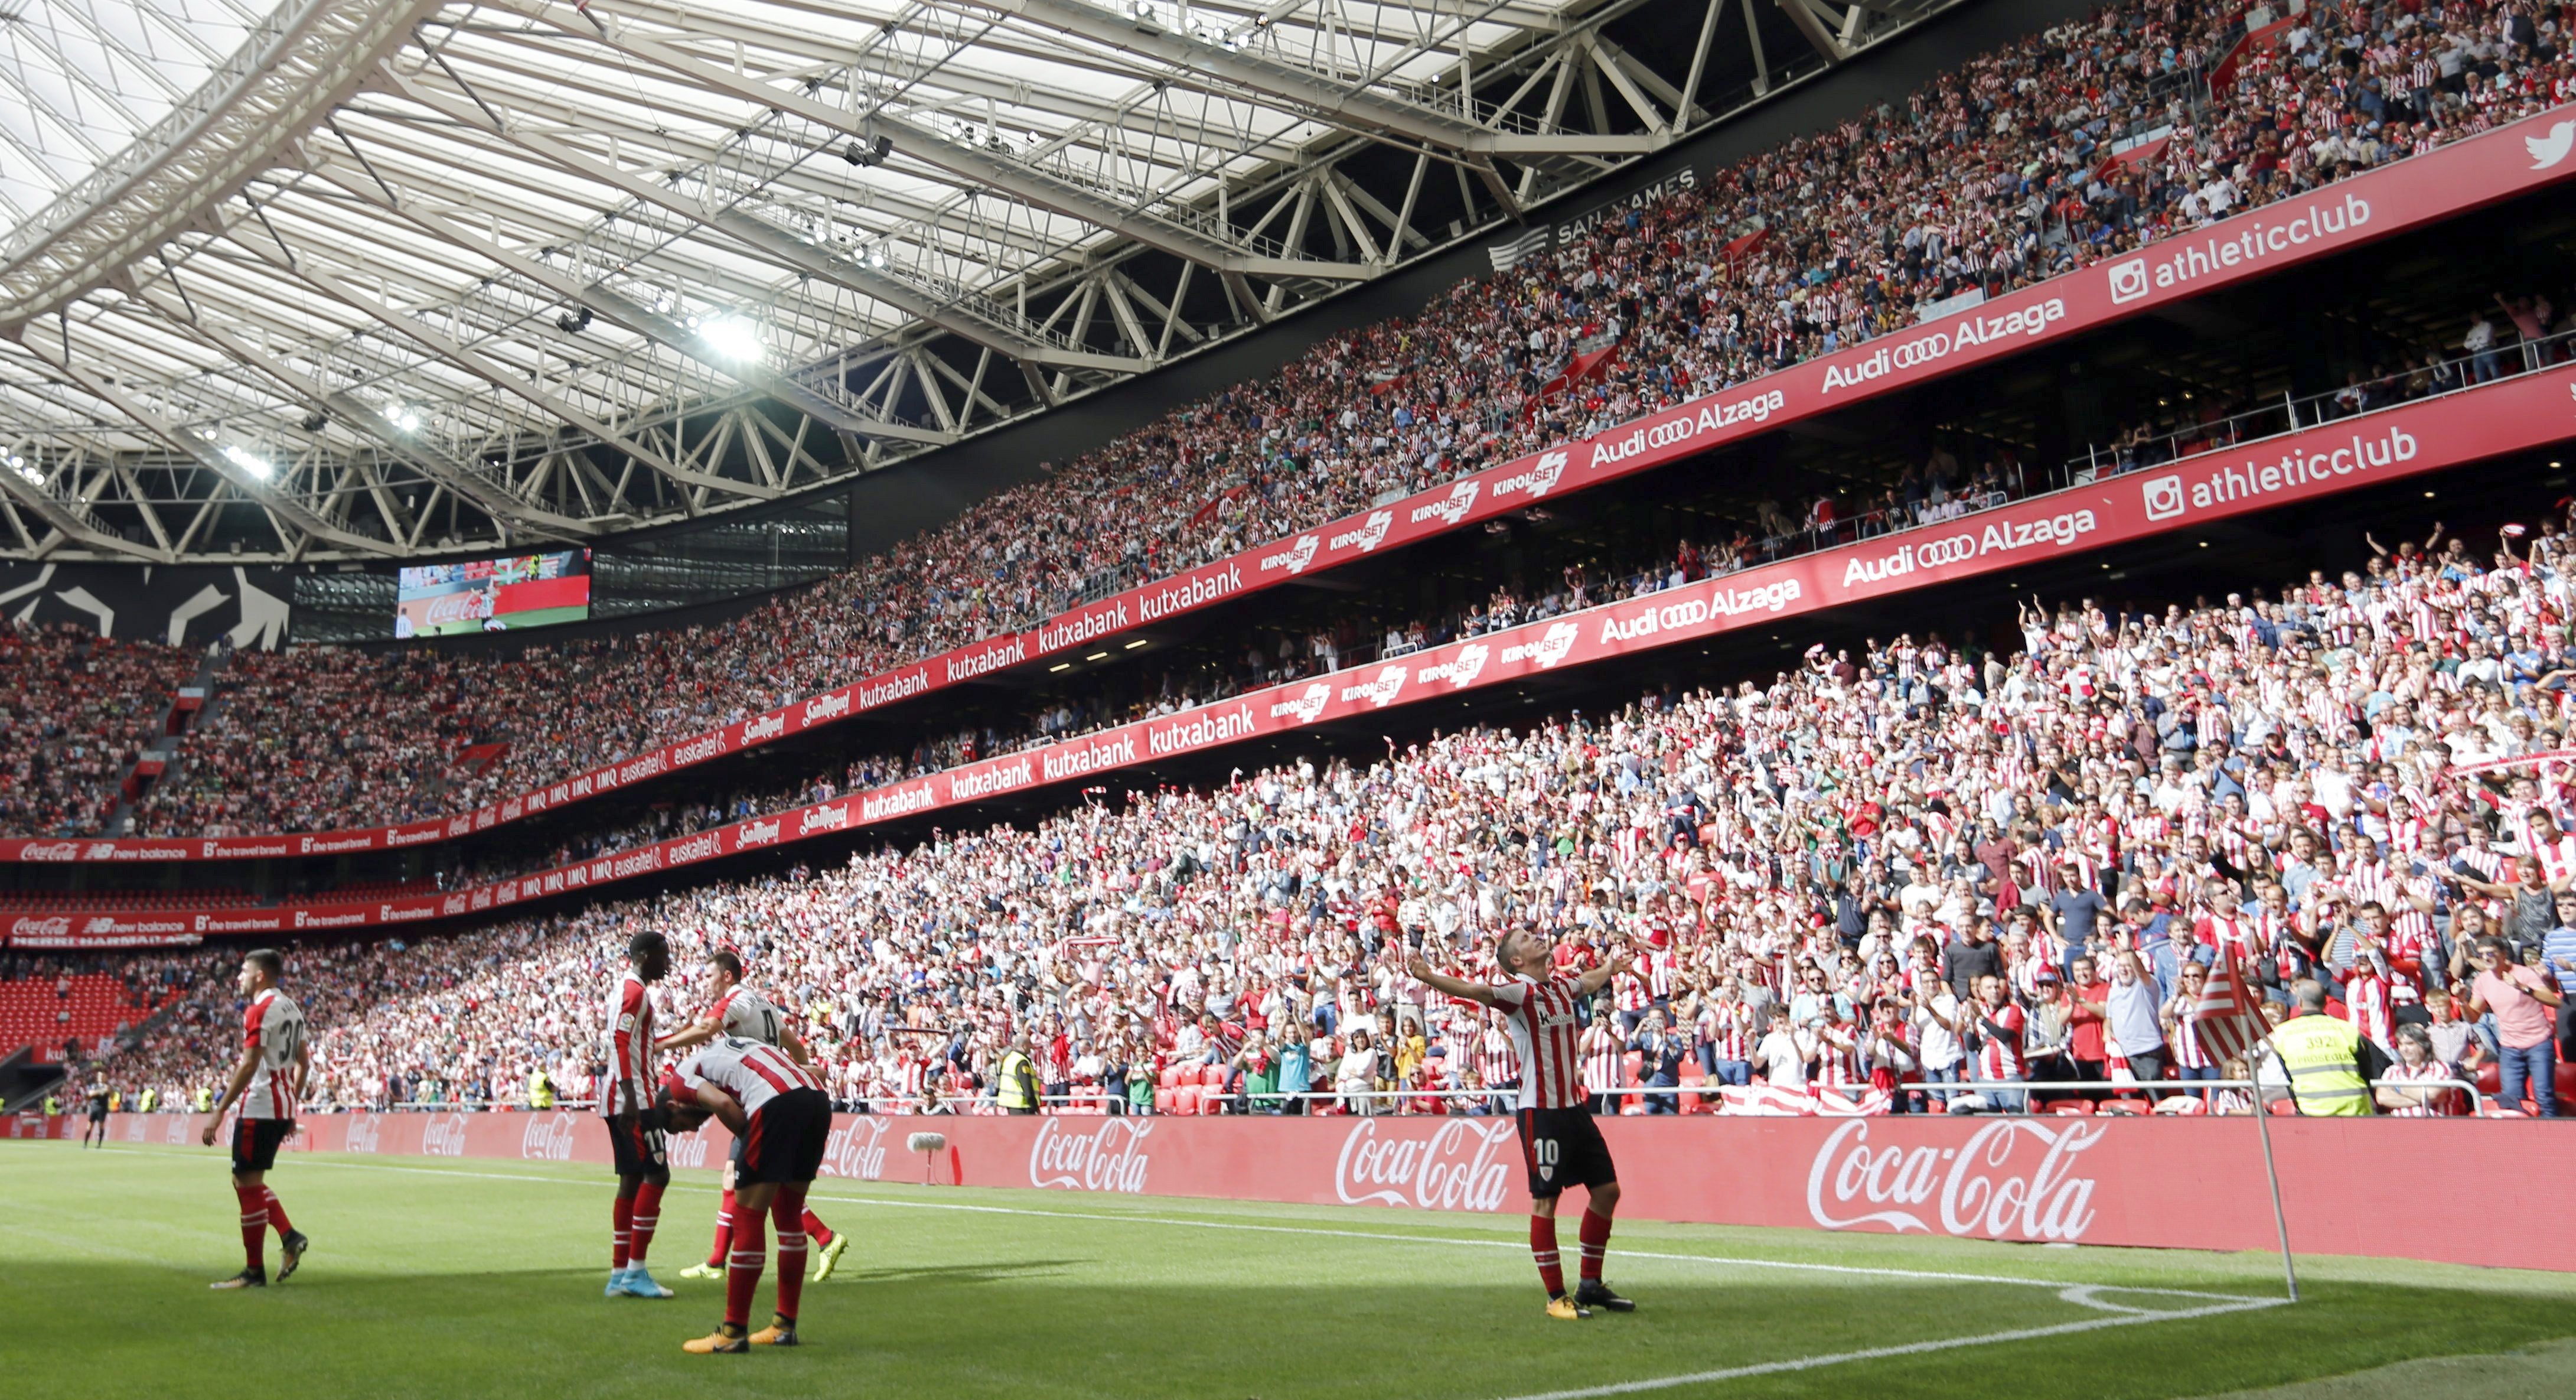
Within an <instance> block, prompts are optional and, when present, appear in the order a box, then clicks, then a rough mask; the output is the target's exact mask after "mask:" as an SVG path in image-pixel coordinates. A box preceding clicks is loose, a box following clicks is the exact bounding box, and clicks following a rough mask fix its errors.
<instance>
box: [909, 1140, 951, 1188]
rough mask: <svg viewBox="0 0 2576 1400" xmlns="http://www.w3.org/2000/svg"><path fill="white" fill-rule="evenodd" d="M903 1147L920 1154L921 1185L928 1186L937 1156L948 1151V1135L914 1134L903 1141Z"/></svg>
mask: <svg viewBox="0 0 2576 1400" xmlns="http://www.w3.org/2000/svg"><path fill="white" fill-rule="evenodd" d="M903 1145H904V1146H905V1147H906V1148H908V1149H910V1150H911V1151H914V1152H918V1153H920V1154H921V1184H922V1185H924V1186H928V1185H929V1184H930V1173H931V1169H932V1168H933V1167H934V1166H935V1165H936V1164H937V1163H938V1160H939V1154H940V1153H942V1152H945V1151H947V1150H948V1134H946V1133H914V1134H913V1135H912V1136H910V1137H908V1138H905V1139H904V1140H903Z"/></svg>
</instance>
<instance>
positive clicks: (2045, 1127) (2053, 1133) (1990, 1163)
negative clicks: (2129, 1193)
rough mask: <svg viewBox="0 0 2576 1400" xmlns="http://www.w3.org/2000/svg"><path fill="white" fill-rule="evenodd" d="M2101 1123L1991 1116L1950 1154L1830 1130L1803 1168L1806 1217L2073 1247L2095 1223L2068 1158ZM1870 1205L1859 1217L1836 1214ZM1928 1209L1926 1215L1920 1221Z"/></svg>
mask: <svg viewBox="0 0 2576 1400" xmlns="http://www.w3.org/2000/svg"><path fill="white" fill-rule="evenodd" d="M2109 1131H2110V1127H2109V1125H2107V1124H2091V1125H2087V1124H2085V1123H2083V1122H2081V1121H2080V1120H2079V1121H2068V1122H2066V1123H2065V1124H2064V1125H2063V1126H2057V1125H2052V1124H2049V1123H2043V1122H2033V1121H2026V1120H2021V1119H2011V1118H1998V1119H1995V1120H1993V1121H1991V1122H1988V1123H1986V1124H1984V1125H1982V1126H1980V1127H1979V1128H1978V1129H1977V1130H1976V1131H1975V1132H1973V1133H1971V1134H1969V1135H1968V1140H1967V1141H1966V1142H1963V1143H1961V1144H1959V1146H1957V1147H1956V1148H1949V1147H1935V1146H1932V1145H1930V1144H1924V1145H1921V1146H1916V1147H1910V1148H1907V1147H1892V1146H1891V1147H1886V1148H1882V1149H1880V1150H1878V1151H1876V1152H1873V1151H1871V1150H1870V1147H1869V1120H1867V1119H1863V1118H1855V1119H1853V1120H1851V1121H1850V1122H1847V1123H1845V1124H1843V1125H1842V1126H1841V1127H1839V1128H1836V1129H1834V1131H1833V1134H1832V1135H1831V1136H1829V1137H1827V1138H1826V1139H1825V1141H1824V1145H1823V1146H1821V1147H1819V1148H1817V1149H1816V1160H1815V1163H1814V1165H1812V1166H1810V1167H1809V1168H1808V1169H1807V1215H1808V1217H1809V1218H1810V1219H1813V1220H1814V1221H1815V1222H1816V1223H1817V1224H1818V1225H1821V1226H1823V1227H1825V1228H1826V1229H1828V1230H1849V1229H1854V1228H1856V1227H1859V1226H1864V1225H1883V1226H1886V1227H1887V1228H1888V1229H1890V1230H1894V1231H1896V1232H1897V1233H1899V1234H1903V1233H1905V1232H1906V1231H1909V1230H1920V1231H1923V1232H1924V1233H1926V1234H1929V1233H1931V1232H1932V1231H1934V1230H1935V1229H1937V1230H1939V1231H1940V1233H1942V1234H1945V1235H1955V1236H1966V1237H1975V1238H1981V1239H1998V1240H2002V1239H2017V1240H2049V1241H2054V1242H2059V1243H2067V1244H2072V1243H2074V1242H2075V1241H2077V1240H2080V1239H2082V1238H2083V1237H2084V1232H2085V1230H2086V1229H2088V1228H2090V1227H2091V1225H2092V1224H2093V1178H2091V1177H2089V1176H2076V1175H2075V1174H2074V1169H2075V1159H2076V1158H2077V1157H2078V1156H2080V1155H2082V1154H2083V1152H2084V1151H2085V1149H2087V1148H2089V1147H2091V1146H2093V1144H2095V1143H2097V1142H2100V1141H2101V1140H2102V1138H2103V1135H2104V1134H2106V1133H2108V1132H2109ZM1855 1206H1865V1207H1871V1209H1864V1210H1861V1211H1860V1212H1859V1213H1857V1214H1850V1215H1845V1214H1843V1212H1845V1211H1849V1210H1851V1209H1852V1208H1853V1207H1855ZM1927 1208H1929V1214H1930V1215H1931V1216H1932V1219H1931V1220H1929V1221H1927V1220H1925V1219H1924V1212H1925V1211H1926V1209H1927Z"/></svg>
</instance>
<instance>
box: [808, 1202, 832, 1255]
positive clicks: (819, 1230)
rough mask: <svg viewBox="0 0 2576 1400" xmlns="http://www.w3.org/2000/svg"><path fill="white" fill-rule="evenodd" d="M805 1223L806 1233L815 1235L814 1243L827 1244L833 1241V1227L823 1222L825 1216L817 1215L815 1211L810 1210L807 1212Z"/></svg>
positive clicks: (818, 1244)
mask: <svg viewBox="0 0 2576 1400" xmlns="http://www.w3.org/2000/svg"><path fill="white" fill-rule="evenodd" d="M803 1223H804V1226H805V1233H806V1234H807V1235H810V1236H812V1237H813V1240H814V1243H815V1244H816V1245H817V1246H821V1245H827V1244H830V1243H831V1242H832V1227H831V1226H829V1225H826V1224H824V1223H823V1217H821V1216H819V1215H816V1214H815V1213H814V1212H812V1211H810V1210H809V1211H806V1212H805V1219H804V1222H803Z"/></svg>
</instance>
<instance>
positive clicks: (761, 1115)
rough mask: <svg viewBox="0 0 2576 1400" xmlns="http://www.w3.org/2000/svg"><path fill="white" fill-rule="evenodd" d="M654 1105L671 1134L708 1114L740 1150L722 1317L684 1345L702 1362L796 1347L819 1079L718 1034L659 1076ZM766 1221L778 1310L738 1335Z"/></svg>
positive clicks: (817, 1140) (755, 1282) (818, 1143)
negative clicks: (774, 1251)
mask: <svg viewBox="0 0 2576 1400" xmlns="http://www.w3.org/2000/svg"><path fill="white" fill-rule="evenodd" d="M656 1107H658V1108H659V1109H660V1110H661V1116H662V1118H663V1121H664V1122H666V1123H668V1124H669V1125H670V1128H671V1130H672V1131H674V1132H688V1131H691V1130H693V1129H695V1128H696V1127H697V1126H698V1125H699V1124H701V1123H704V1122H705V1121H707V1118H708V1116H709V1115H710V1114H712V1115H714V1116H715V1117H717V1118H719V1119H722V1120H723V1121H724V1125H725V1127H727V1128H729V1129H731V1130H732V1132H733V1135H734V1139H735V1140H736V1141H738V1142H740V1143H741V1144H742V1157H741V1159H740V1160H739V1162H738V1163H737V1165H736V1168H735V1172H734V1188H733V1189H734V1218H733V1250H732V1252H731V1253H730V1254H729V1255H728V1256H727V1268H726V1270H725V1313H724V1321H723V1322H721V1323H719V1324H717V1326H716V1330H715V1331H714V1332H713V1333H711V1334H709V1335H707V1336H704V1337H698V1338H695V1339H693V1340H691V1341H689V1342H687V1343H684V1344H683V1347H682V1349H683V1350H686V1351H690V1352H694V1353H696V1354H698V1355H701V1356H704V1355H707V1354H708V1353H711V1352H742V1351H749V1350H751V1349H752V1348H753V1347H756V1346H763V1347H765V1346H782V1347H792V1346H794V1345H796V1305H797V1300H798V1298H799V1297H800V1296H801V1295H802V1294H803V1292H804V1290H805V1230H804V1224H803V1221H804V1216H805V1192H806V1190H807V1189H808V1188H810V1187H811V1186H812V1185H813V1184H814V1173H815V1172H817V1171H819V1170H821V1169H822V1166H823V1148H824V1145H825V1143H826V1142H827V1141H828V1140H829V1139H830V1137H831V1134H832V1101H831V1100H830V1099H828V1098H826V1097H824V1095H823V1086H822V1084H821V1082H820V1081H818V1080H817V1079H815V1077H814V1076H813V1074H812V1073H811V1072H810V1071H808V1070H807V1069H806V1068H805V1067H804V1066H803V1065H800V1064H798V1063H796V1062H795V1061H794V1060H791V1059H789V1058H787V1055H786V1053H785V1052H784V1051H781V1050H780V1049H779V1048H778V1047H777V1046H775V1045H763V1044H761V1043H760V1042H759V1041H756V1040H745V1039H743V1038H742V1037H740V1036H725V1037H722V1038H720V1039H717V1040H714V1041H710V1042H709V1043H708V1044H707V1045H706V1046H705V1047H703V1048H701V1049H699V1050H698V1051H696V1052H695V1053H693V1054H691V1055H690V1056H689V1057H688V1058H687V1059H685V1060H682V1061H681V1062H680V1067H679V1068H677V1069H675V1070H673V1071H671V1073H670V1074H668V1075H666V1076H664V1077H663V1080H662V1087H661V1094H660V1096H659V1099H658V1100H657V1103H656ZM771 1219H775V1220H776V1221H777V1224H778V1307H777V1309H776V1310H775V1311H774V1312H773V1313H771V1315H770V1319H769V1325H768V1326H767V1327H764V1328H762V1329H760V1330H759V1331H757V1332H751V1333H749V1334H748V1335H746V1332H745V1329H746V1328H747V1327H748V1326H749V1325H750V1320H751V1296H752V1294H754V1293H756V1292H758V1291H759V1289H760V1272H761V1267H762V1265H763V1263H764V1262H765V1259H766V1256H767V1254H768V1252H769V1250H768V1241H767V1240H766V1239H764V1238H762V1229H763V1226H764V1225H765V1224H766V1223H767V1222H768V1221H770V1220H771Z"/></svg>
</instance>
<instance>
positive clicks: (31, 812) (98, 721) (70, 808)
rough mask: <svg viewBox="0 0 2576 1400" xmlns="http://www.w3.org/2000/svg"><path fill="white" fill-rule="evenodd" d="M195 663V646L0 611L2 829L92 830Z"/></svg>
mask: <svg viewBox="0 0 2576 1400" xmlns="http://www.w3.org/2000/svg"><path fill="white" fill-rule="evenodd" d="M196 670H197V657H196V655H195V654H194V653H193V652H189V651H185V650H182V649H180V648H177V647H166V646H161V645H159V644H157V643H152V642H141V643H137V642H126V641H118V640H116V639H113V638H108V637H101V636H99V635H97V634H96V633H94V632H91V631H89V630H87V629H85V628H82V627H78V626H75V625H73V624H71V623H52V624H48V623H41V622H7V621H0V831H8V832H12V833H18V834H23V835H30V836H56V835H61V836H86V835H90V834H93V833H95V832H97V831H98V830H99V829H100V826H101V824H102V823H103V822H104V821H105V820H106V819H107V816H108V814H109V813H110V812H111V811H112V810H114V808H115V806H116V800H117V785H118V783H119V782H120V781H121V780H122V779H123V778H124V776H125V772H126V770H127V769H128V768H130V767H132V766H133V763H134V760H135V759H136V758H137V757H139V756H140V755H141V753H142V751H143V748H144V746H145V745H147V744H149V743H150V742H151V741H152V739H153V737H154V736H155V734H156V733H157V731H156V730H155V729H154V727H153V726H154V724H155V722H156V721H158V720H159V718H160V717H161V714H162V711H163V710H164V709H166V708H167V707H168V706H169V705H170V703H171V702H172V701H173V700H175V699H176V698H177V692H178V689H179V687H180V686H182V685H184V684H186V683H187V682H188V681H189V680H190V679H191V678H193V677H194V676H195V674H196Z"/></svg>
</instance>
